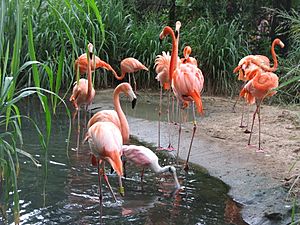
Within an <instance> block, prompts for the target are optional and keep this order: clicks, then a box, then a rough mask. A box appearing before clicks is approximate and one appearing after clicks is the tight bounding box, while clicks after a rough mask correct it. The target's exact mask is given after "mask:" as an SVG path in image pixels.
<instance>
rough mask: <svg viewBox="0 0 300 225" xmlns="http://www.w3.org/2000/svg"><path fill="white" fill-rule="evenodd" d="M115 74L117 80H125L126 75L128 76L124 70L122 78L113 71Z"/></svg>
mask: <svg viewBox="0 0 300 225" xmlns="http://www.w3.org/2000/svg"><path fill="white" fill-rule="evenodd" d="M113 73H114V76H115V78H116V79H117V80H123V79H124V77H125V75H126V72H124V71H122V70H121V76H118V74H117V73H116V72H115V71H113Z"/></svg>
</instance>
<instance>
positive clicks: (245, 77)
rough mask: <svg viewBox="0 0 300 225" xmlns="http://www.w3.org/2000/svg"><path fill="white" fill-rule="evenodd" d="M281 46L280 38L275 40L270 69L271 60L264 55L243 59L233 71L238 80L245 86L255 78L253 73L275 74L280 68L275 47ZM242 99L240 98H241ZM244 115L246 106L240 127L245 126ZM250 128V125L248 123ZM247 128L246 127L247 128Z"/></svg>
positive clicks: (246, 131)
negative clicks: (236, 74) (255, 71)
mask: <svg viewBox="0 0 300 225" xmlns="http://www.w3.org/2000/svg"><path fill="white" fill-rule="evenodd" d="M276 45H279V46H280V47H281V48H284V44H283V43H282V41H281V40H280V39H279V38H276V39H274V41H273V42H272V46H271V55H272V59H273V61H274V63H273V67H270V60H269V59H268V57H266V56H264V55H248V56H245V57H244V58H242V59H241V60H240V62H239V64H238V66H237V67H236V68H235V69H234V70H233V72H234V73H237V72H238V73H239V76H238V80H242V81H244V85H243V86H245V84H246V83H247V81H249V80H251V79H252V78H253V75H251V74H253V73H252V71H254V70H257V69H259V70H260V71H261V72H264V71H268V72H274V71H276V70H277V68H278V61H277V57H276V53H275V46H276ZM239 98H240V96H239ZM239 98H238V99H237V100H236V102H235V104H234V106H233V109H234V108H235V105H236V103H237V101H238V100H239ZM243 114H244V105H243V113H242V118H241V124H240V127H244V126H243ZM247 126H248V123H247ZM247 126H246V127H247ZM249 132H250V131H248V129H247V128H246V130H245V133H249Z"/></svg>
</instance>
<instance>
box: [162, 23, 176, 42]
mask: <svg viewBox="0 0 300 225" xmlns="http://www.w3.org/2000/svg"><path fill="white" fill-rule="evenodd" d="M172 32H173V30H172V28H171V27H169V26H165V27H164V29H163V30H162V32H161V33H160V35H159V41H160V43H161V41H162V40H163V39H164V38H165V37H166V36H168V35H169V34H171V33H172Z"/></svg>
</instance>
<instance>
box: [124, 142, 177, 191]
mask: <svg viewBox="0 0 300 225" xmlns="http://www.w3.org/2000/svg"><path fill="white" fill-rule="evenodd" d="M122 150H123V154H124V156H125V157H126V159H127V160H129V161H130V162H132V163H134V164H135V165H136V166H138V167H141V168H143V169H144V168H150V169H151V170H152V171H153V172H155V173H164V172H170V173H172V174H173V176H174V180H175V183H176V188H180V184H179V182H178V179H177V175H176V169H175V167H173V166H164V167H161V166H160V165H159V163H158V157H157V155H156V154H155V153H154V152H153V151H152V150H150V149H149V148H146V147H144V146H137V145H123V146H122Z"/></svg>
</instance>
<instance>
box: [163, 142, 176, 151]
mask: <svg viewBox="0 0 300 225" xmlns="http://www.w3.org/2000/svg"><path fill="white" fill-rule="evenodd" d="M165 150H167V151H175V148H174V147H173V146H172V145H171V143H170V144H169V146H168V147H167V148H165Z"/></svg>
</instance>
